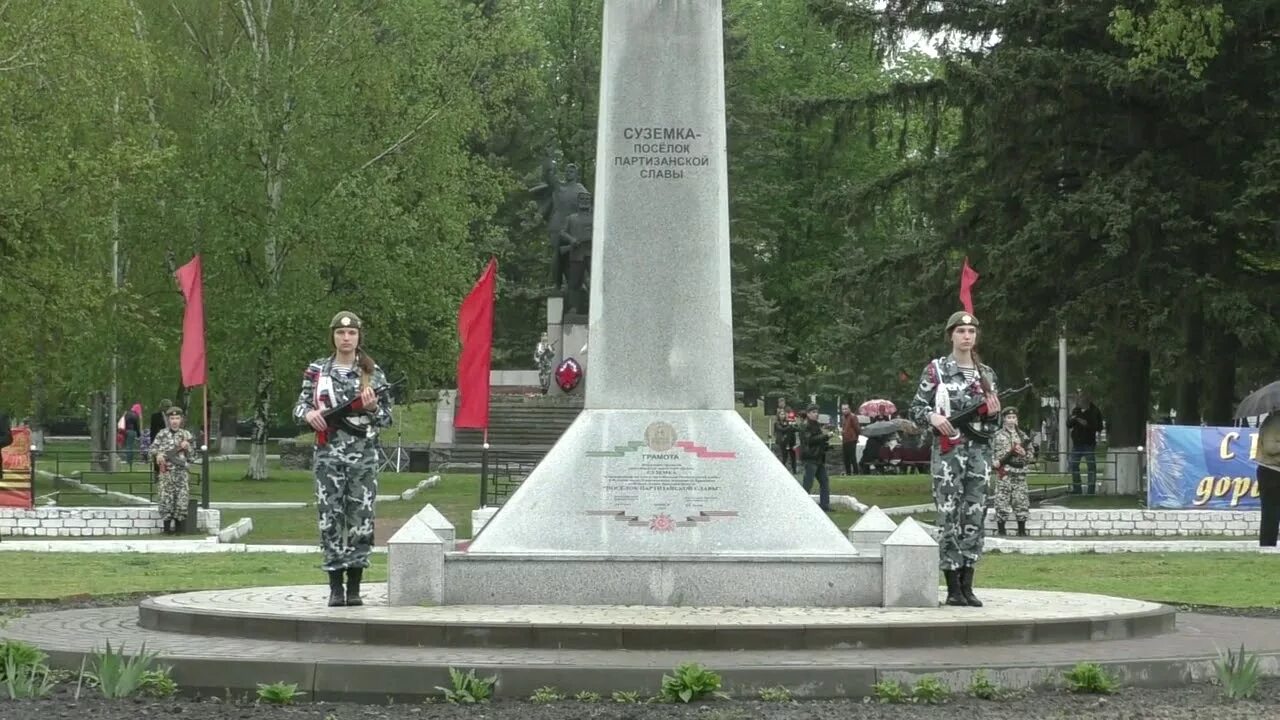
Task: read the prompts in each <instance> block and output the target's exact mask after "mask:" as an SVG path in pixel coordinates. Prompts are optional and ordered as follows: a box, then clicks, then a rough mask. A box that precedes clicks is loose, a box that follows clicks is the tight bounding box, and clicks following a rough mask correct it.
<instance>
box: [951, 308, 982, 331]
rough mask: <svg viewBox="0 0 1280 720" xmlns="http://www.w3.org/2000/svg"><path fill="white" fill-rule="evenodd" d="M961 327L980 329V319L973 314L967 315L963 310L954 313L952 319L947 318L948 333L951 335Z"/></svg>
mask: <svg viewBox="0 0 1280 720" xmlns="http://www.w3.org/2000/svg"><path fill="white" fill-rule="evenodd" d="M960 325H972V326H974V327H978V318H976V317H974V316H973V314H972V313H967V312H965V311H963V310H960V311H959V312H953V313H951V317H949V318H947V333H950V332H951V330H952V329H954V328H956V327H957V326H960Z"/></svg>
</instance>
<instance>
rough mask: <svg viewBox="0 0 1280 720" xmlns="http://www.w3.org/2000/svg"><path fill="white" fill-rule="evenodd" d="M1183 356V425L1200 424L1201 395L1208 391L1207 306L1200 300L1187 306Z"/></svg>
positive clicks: (1180, 409) (1180, 382) (1180, 414)
mask: <svg viewBox="0 0 1280 720" xmlns="http://www.w3.org/2000/svg"><path fill="white" fill-rule="evenodd" d="M1182 333H1183V336H1182V337H1183V343H1184V347H1183V355H1182V367H1180V368H1179V369H1178V370H1179V372H1178V404H1177V410H1178V418H1177V423H1178V424H1179V425H1199V424H1200V398H1201V395H1202V394H1203V393H1204V366H1203V362H1204V361H1203V358H1204V309H1203V307H1202V306H1201V304H1200V302H1199V301H1198V300H1195V301H1192V302H1190V303H1188V304H1187V305H1186V307H1185V308H1184V311H1183V315H1182Z"/></svg>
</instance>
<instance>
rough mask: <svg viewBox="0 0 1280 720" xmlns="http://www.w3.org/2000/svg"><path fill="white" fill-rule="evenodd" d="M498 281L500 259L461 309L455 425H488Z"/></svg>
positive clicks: (493, 260) (491, 262)
mask: <svg viewBox="0 0 1280 720" xmlns="http://www.w3.org/2000/svg"><path fill="white" fill-rule="evenodd" d="M497 284H498V260H497V259H496V258H490V259H489V264H488V265H487V266H486V267H485V269H484V272H483V273H481V274H480V279H479V280H477V281H476V284H475V287H473V288H471V292H470V293H468V294H467V297H466V298H465V299H464V300H463V301H462V307H461V308H459V309H458V337H459V339H461V341H462V353H461V354H460V355H458V412H457V414H456V415H455V416H454V419H453V426H454V427H460V428H488V427H489V361H490V359H491V351H492V349H493V292H494V289H495V288H496V287H497Z"/></svg>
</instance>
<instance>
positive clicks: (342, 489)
mask: <svg viewBox="0 0 1280 720" xmlns="http://www.w3.org/2000/svg"><path fill="white" fill-rule="evenodd" d="M329 330H330V341H331V342H332V344H333V349H334V354H333V355H330V356H329V357H327V358H321V359H320V360H316V361H315V362H313V363H311V364H310V365H308V366H307V369H306V372H305V373H304V374H303V378H302V393H301V394H300V395H298V402H297V404H296V405H294V407H293V417H294V419H295V420H297V421H298V422H300V423H304V424H306V425H310V426H311V428H312V429H314V430H315V431H316V445H315V451H314V458H315V460H314V468H315V476H316V507H317V508H318V509H319V513H320V549H321V551H322V552H323V553H324V565H323V568H324V570H325V571H326V572H328V573H329V606H330V607H335V606H339V605H363V604H364V601H363V600H361V598H360V579H361V576H362V575H363V574H364V569H365V568H367V567H369V554H370V553H371V552H372V551H373V507H374V501H375V500H376V498H377V496H378V429H379V428H384V427H387V426H389V425H390V424H391V400H390V397H388V396H387V395H382V396H379V393H380V392H381V391H382V390H384V389H385V388H386V385H387V382H386V376H385V375H383V373H382V369H381V368H379V367H378V366H377V364H375V363H374V362H373V358H372V357H370V356H369V354H368V353H366V352H365V351H364V349H363V348H362V347H361V346H360V342H361V340H362V337H361V334H362V331H361V322H360V318H359V317H356V315H355V313H351V312H346V311H343V312H340V313H338V314H337V315H335V316H334V317H333V321H332V322H330V323H329ZM352 401H354V404H355V405H356V406H359V408H360V409H359V410H358V411H355V412H352V413H350V414H347V415H346V419H347V421H346V422H345V423H343V424H341V425H340V426H338V427H331V426H330V424H329V422H328V420H326V418H325V415H324V411H325V410H332V409H334V408H339V407H341V406H343V405H344V404H346V403H348V402H352ZM344 572H345V573H346V576H347V587H346V595H345V597H344V595H343V588H342V575H343V573H344Z"/></svg>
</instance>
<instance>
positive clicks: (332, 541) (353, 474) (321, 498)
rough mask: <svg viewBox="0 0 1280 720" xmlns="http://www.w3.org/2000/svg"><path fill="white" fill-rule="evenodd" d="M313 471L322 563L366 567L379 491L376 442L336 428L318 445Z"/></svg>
mask: <svg viewBox="0 0 1280 720" xmlns="http://www.w3.org/2000/svg"><path fill="white" fill-rule="evenodd" d="M315 475H316V508H317V509H318V511H319V515H320V518H319V528H320V551H321V552H322V553H324V565H323V568H324V569H325V570H326V571H330V570H345V569H347V568H366V567H369V555H370V553H372V552H373V507H374V502H375V500H376V499H377V496H378V450H377V444H376V441H375V440H370V439H364V438H359V439H357V438H352V437H351V436H349V435H346V434H345V433H335V434H334V436H333V437H332V438H331V439H330V443H329V445H326V446H325V447H323V448H316V451H315Z"/></svg>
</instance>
